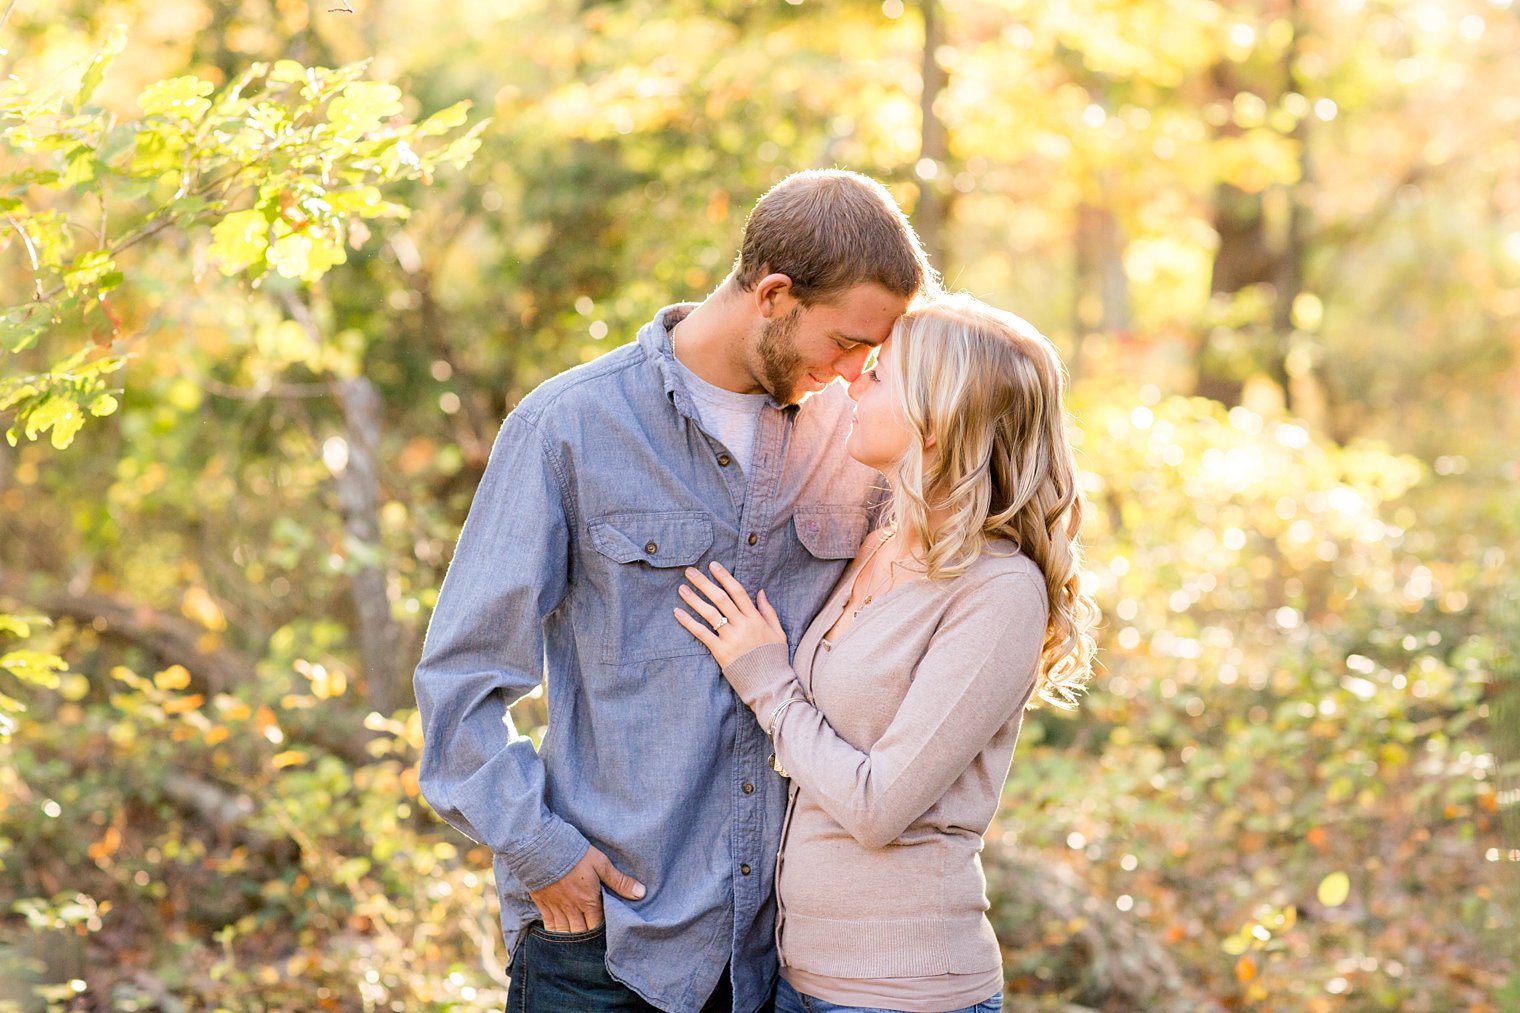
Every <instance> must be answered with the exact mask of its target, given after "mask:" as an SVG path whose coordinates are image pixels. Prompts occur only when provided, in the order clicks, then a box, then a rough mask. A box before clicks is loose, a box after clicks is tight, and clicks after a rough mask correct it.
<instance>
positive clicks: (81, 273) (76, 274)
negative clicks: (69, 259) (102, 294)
mask: <svg viewBox="0 0 1520 1013" xmlns="http://www.w3.org/2000/svg"><path fill="white" fill-rule="evenodd" d="M115 270H116V262H115V261H114V260H112V259H111V255H110V254H109V253H106V252H105V251H104V250H90V251H88V252H86V253H81V254H80V255H79V256H77V257H75V258H74V262H73V264H71V265H70V266H69V268H68V269H67V270H65V271H64V272H63V283H64V285H66V286H67V287H68V290H69V292H70V293H75V294H77V293H78V292H80V291H82V290H83V289H85V288H87V287H89V286H91V285H94V284H95V283H96V282H98V281H100V280H101V279H102V278H104V277H105V276H106V275H108V274H111V273H113V272H114V271H115Z"/></svg>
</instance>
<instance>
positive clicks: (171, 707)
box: [164, 693, 206, 714]
mask: <svg viewBox="0 0 1520 1013" xmlns="http://www.w3.org/2000/svg"><path fill="white" fill-rule="evenodd" d="M205 702H206V697H205V695H204V694H201V693H193V694H191V695H190V696H180V697H175V698H174V699H173V700H167V701H165V702H164V713H165V714H185V713H187V712H189V711H193V710H196V709H197V708H199V707H200V705H201V704H203V703H205Z"/></svg>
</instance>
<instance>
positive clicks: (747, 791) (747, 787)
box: [743, 781, 755, 795]
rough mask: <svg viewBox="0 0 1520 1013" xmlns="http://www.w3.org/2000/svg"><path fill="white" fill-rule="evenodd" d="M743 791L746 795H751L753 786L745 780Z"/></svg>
mask: <svg viewBox="0 0 1520 1013" xmlns="http://www.w3.org/2000/svg"><path fill="white" fill-rule="evenodd" d="M743 791H744V794H746V795H753V794H754V793H755V786H754V785H752V784H750V783H749V782H748V781H745V782H744V788H743Z"/></svg>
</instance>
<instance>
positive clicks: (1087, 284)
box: [1071, 201, 1130, 377]
mask: <svg viewBox="0 0 1520 1013" xmlns="http://www.w3.org/2000/svg"><path fill="white" fill-rule="evenodd" d="M1076 232H1077V237H1076V247H1077V249H1076V254H1077V258H1076V259H1077V263H1076V284H1075V286H1073V292H1072V295H1073V299H1072V334H1073V336H1074V342H1075V347H1074V350H1073V353H1072V361H1071V373H1072V376H1073V377H1075V376H1077V373H1078V370H1079V368H1080V366H1081V362H1082V355H1081V347H1082V340H1083V338H1084V337H1085V336H1086V335H1088V334H1091V333H1094V332H1101V333H1106V334H1118V333H1122V332H1125V331H1128V330H1129V329H1130V312H1129V276H1128V275H1126V274H1125V272H1124V234H1123V230H1122V229H1121V228H1120V227H1119V220H1118V218H1117V217H1115V215H1114V213H1113V211H1111V210H1109V209H1108V208H1107V207H1104V206H1101V205H1098V204H1094V203H1091V202H1089V201H1084V202H1083V203H1081V204H1079V205H1077V229H1076Z"/></svg>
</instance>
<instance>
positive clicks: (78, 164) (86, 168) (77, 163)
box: [62, 145, 99, 186]
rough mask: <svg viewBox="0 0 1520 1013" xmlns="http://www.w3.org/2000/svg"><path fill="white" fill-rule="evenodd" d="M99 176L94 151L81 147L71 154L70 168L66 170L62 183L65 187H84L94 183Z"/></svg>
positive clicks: (84, 146) (85, 146)
mask: <svg viewBox="0 0 1520 1013" xmlns="http://www.w3.org/2000/svg"><path fill="white" fill-rule="evenodd" d="M98 174H99V173H98V171H97V167H96V164H95V151H94V149H93V148H91V147H89V146H88V145H80V146H79V147H77V148H75V149H74V150H73V151H71V152H69V160H68V166H67V168H65V169H64V172H63V179H62V183H63V185H64V186H82V185H84V184H85V183H91V182H94V180H95V177H96V176H97V175H98Z"/></svg>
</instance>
